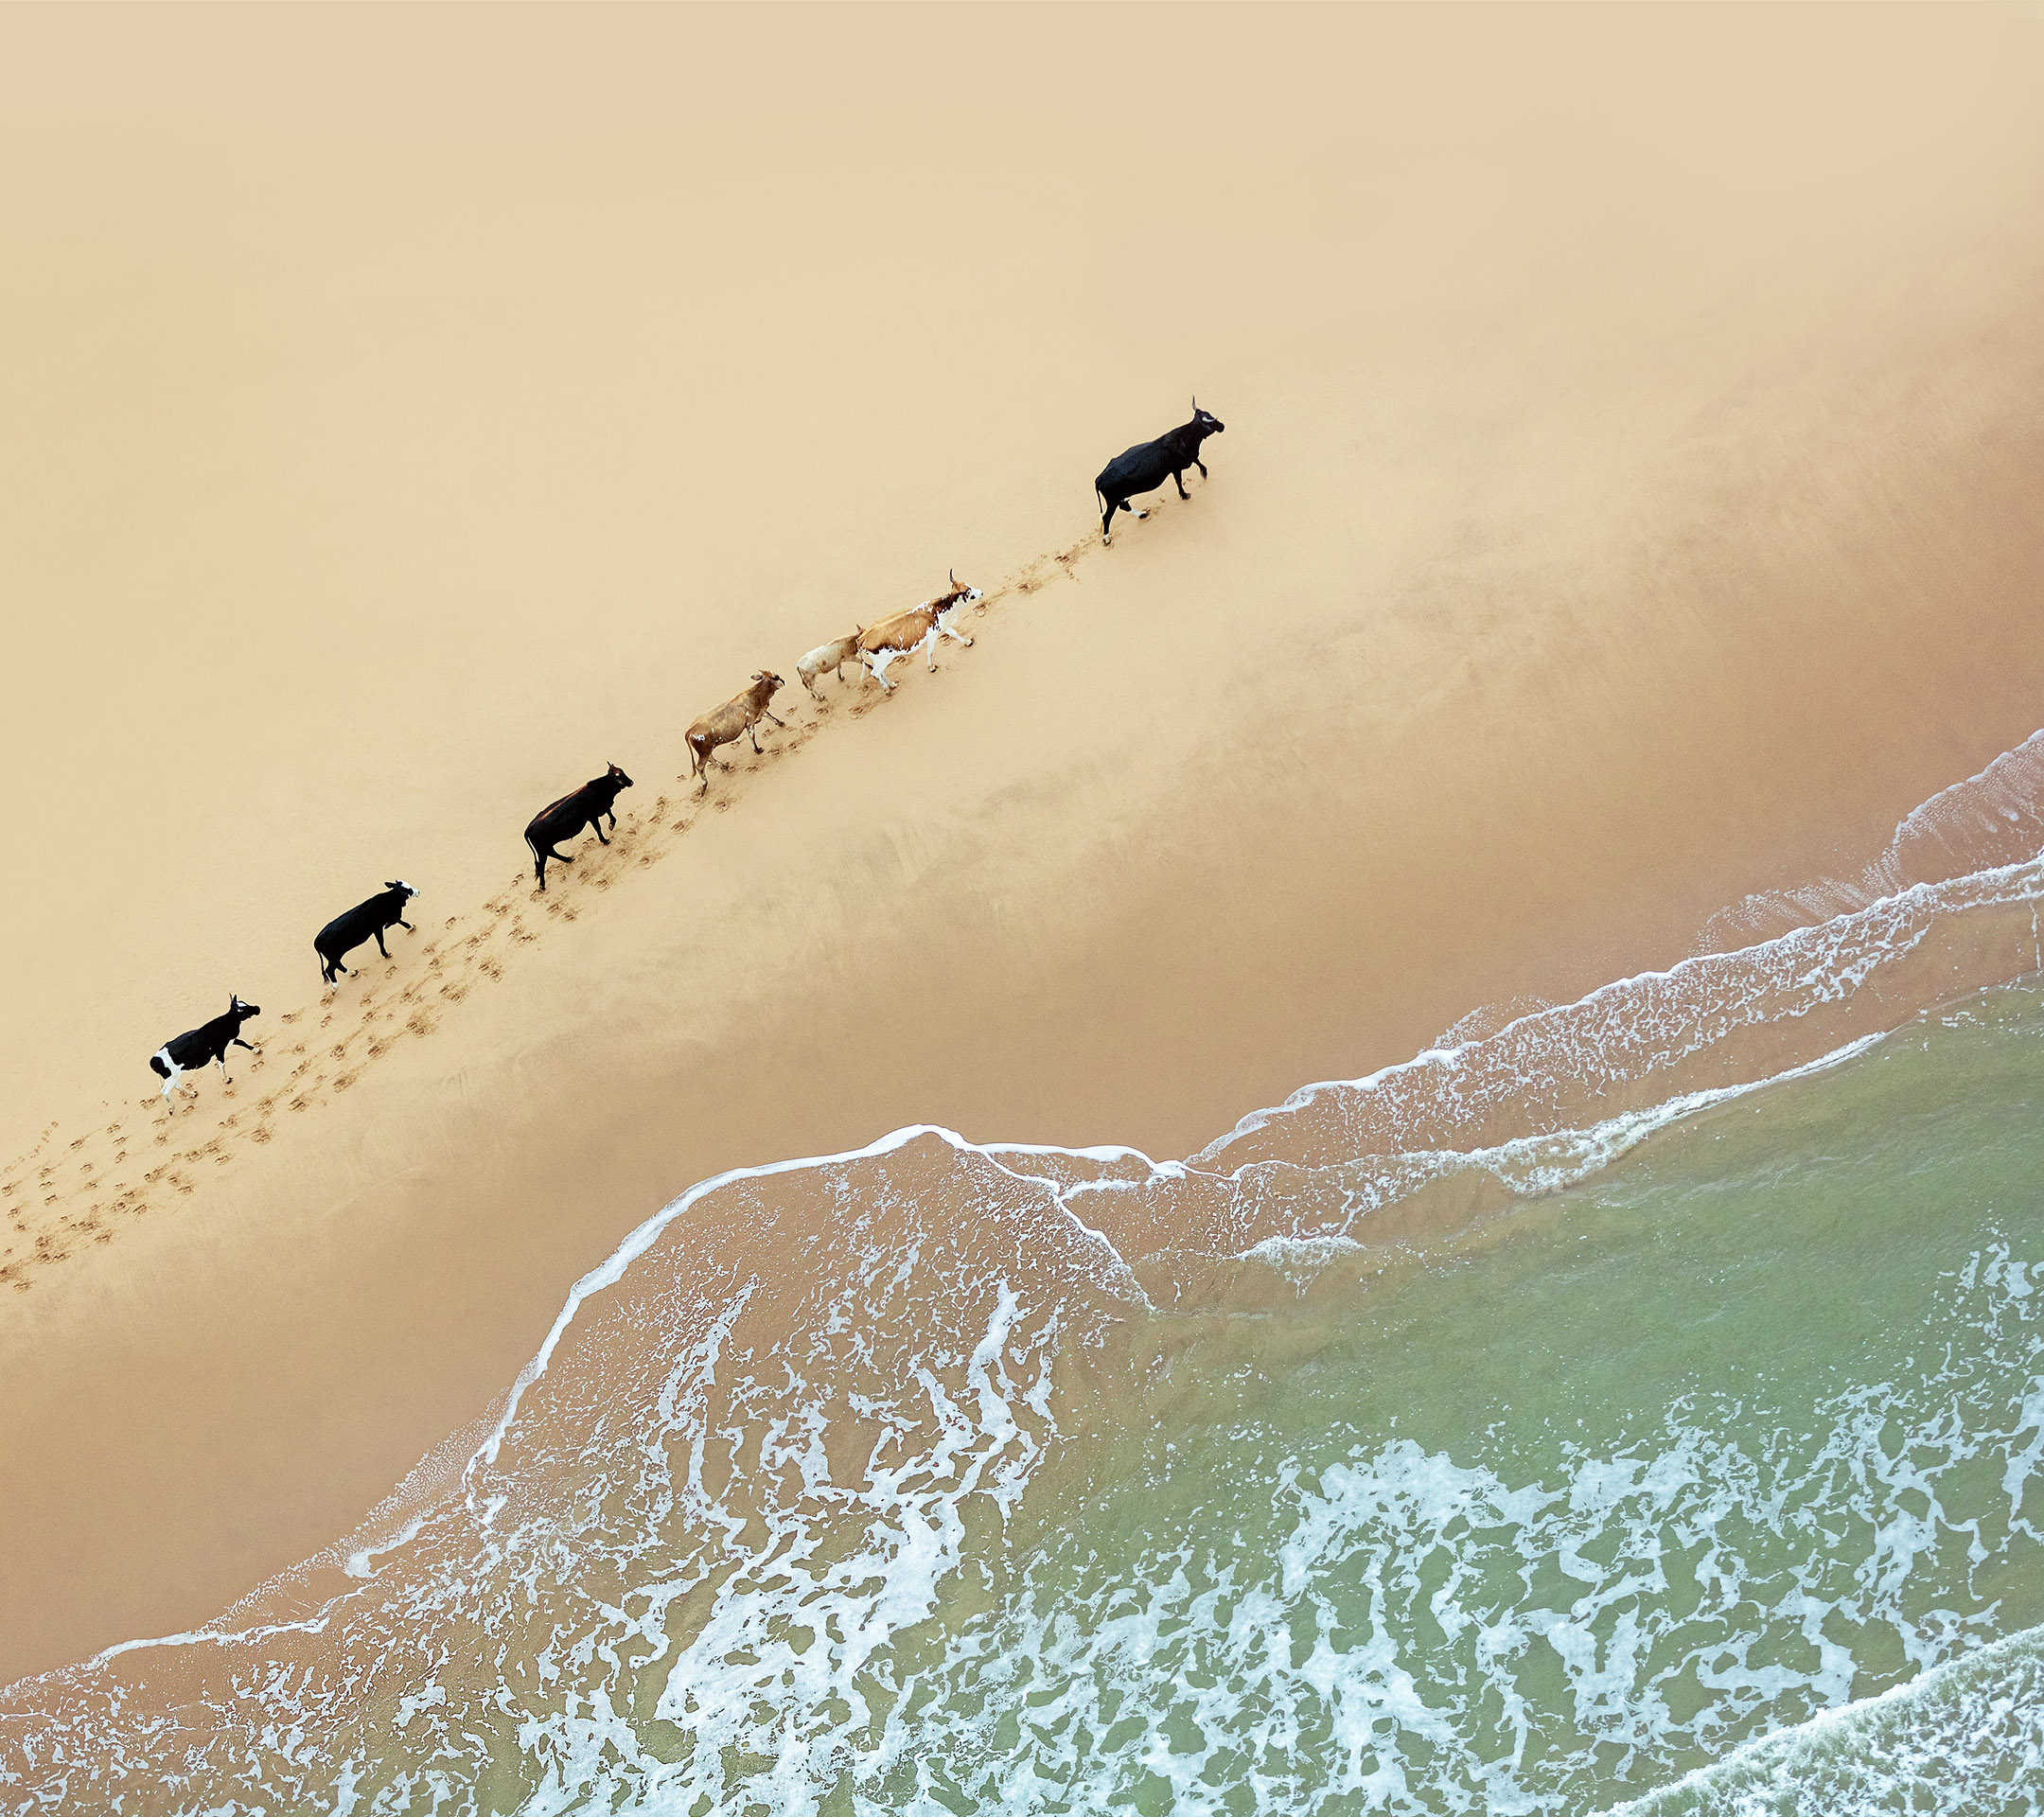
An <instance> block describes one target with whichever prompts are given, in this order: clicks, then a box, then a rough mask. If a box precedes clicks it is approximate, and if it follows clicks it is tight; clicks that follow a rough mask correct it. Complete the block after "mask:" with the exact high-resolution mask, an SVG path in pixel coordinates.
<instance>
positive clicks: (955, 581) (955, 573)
mask: <svg viewBox="0 0 2044 1817" xmlns="http://www.w3.org/2000/svg"><path fill="white" fill-rule="evenodd" d="M948 572H949V573H950V575H951V584H952V586H954V587H956V586H957V585H958V570H957V569H956V568H953V569H951V570H949V571H948Z"/></svg>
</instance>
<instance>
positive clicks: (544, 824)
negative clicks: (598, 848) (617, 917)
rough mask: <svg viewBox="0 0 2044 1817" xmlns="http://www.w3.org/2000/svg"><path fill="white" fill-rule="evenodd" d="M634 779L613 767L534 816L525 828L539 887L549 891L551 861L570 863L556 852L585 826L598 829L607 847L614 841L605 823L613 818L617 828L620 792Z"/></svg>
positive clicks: (598, 836) (598, 834) (597, 832)
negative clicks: (548, 867)
mask: <svg viewBox="0 0 2044 1817" xmlns="http://www.w3.org/2000/svg"><path fill="white" fill-rule="evenodd" d="M631 785H632V779H631V778H630V777H629V776H627V775H626V773H625V772H624V771H623V770H622V769H620V768H619V767H617V766H616V765H615V764H612V765H611V766H610V767H609V768H608V769H607V770H606V771H605V772H604V773H603V774H602V775H601V776H598V777H595V778H594V779H593V780H591V781H590V782H587V783H584V784H583V785H582V786H581V787H580V788H578V789H576V790H575V792H574V793H573V795H563V796H562V797H561V798H560V800H559V801H557V802H550V803H548V804H547V805H546V806H545V807H542V808H541V809H540V810H539V811H538V813H537V814H535V815H534V816H533V820H532V824H531V825H530V826H528V827H527V828H526V829H525V843H526V844H527V845H528V846H530V847H531V848H532V856H533V875H534V876H536V877H537V878H538V879H539V887H540V889H542V890H544V889H545V888H546V868H547V860H548V859H549V858H552V859H553V860H554V862H555V864H566V863H568V862H569V860H568V858H567V857H566V856H564V855H563V854H561V853H559V852H556V851H555V849H554V848H555V846H556V845H558V844H559V843H560V841H561V840H563V839H572V838H574V836H575V835H576V834H577V833H579V832H581V830H582V829H583V828H584V827H585V826H590V827H594V828H595V829H596V838H597V839H598V840H599V841H600V842H601V843H602V844H605V845H608V844H609V843H610V841H609V840H608V839H607V838H604V830H603V822H604V817H605V816H606V815H608V816H609V820H610V824H611V825H612V826H613V827H614V826H616V825H617V798H618V791H619V790H620V789H624V788H629V787H630V786H631Z"/></svg>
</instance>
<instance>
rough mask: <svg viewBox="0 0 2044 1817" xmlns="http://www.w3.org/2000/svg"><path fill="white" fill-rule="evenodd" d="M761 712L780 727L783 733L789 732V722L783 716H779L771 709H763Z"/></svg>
mask: <svg viewBox="0 0 2044 1817" xmlns="http://www.w3.org/2000/svg"><path fill="white" fill-rule="evenodd" d="M760 711H761V712H762V713H764V714H766V715H767V718H769V719H771V720H772V721H773V722H774V724H775V725H777V726H779V727H780V728H781V730H782V731H783V732H785V731H786V730H787V721H786V720H785V719H784V718H782V717H781V715H780V714H777V713H776V712H775V711H774V710H773V709H772V708H771V707H762V708H761V709H760Z"/></svg>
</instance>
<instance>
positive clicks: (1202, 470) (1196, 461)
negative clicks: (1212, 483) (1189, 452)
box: [1192, 454, 1207, 480]
mask: <svg viewBox="0 0 2044 1817" xmlns="http://www.w3.org/2000/svg"><path fill="white" fill-rule="evenodd" d="M1192 465H1193V466H1194V467H1198V468H1199V476H1200V478H1201V479H1203V480H1204V479H1205V478H1206V477H1207V463H1206V462H1205V461H1203V460H1201V459H1200V457H1199V456H1198V455H1197V454H1195V455H1193V457H1192Z"/></svg>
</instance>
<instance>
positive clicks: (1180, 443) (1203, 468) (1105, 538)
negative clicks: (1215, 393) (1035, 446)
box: [1093, 397, 1227, 543]
mask: <svg viewBox="0 0 2044 1817" xmlns="http://www.w3.org/2000/svg"><path fill="white" fill-rule="evenodd" d="M1226 427H1227V425H1226V424H1225V423H1224V422H1223V421H1222V420H1221V419H1220V417H1218V416H1216V415H1212V414H1211V413H1210V412H1208V411H1204V410H1202V409H1201V408H1200V407H1199V399H1198V398H1197V397H1195V398H1193V400H1192V420H1191V421H1190V422H1189V423H1180V424H1179V425H1178V427H1177V428H1176V429H1171V430H1166V431H1165V432H1164V433H1163V434H1161V435H1159V436H1158V437H1157V438H1156V440H1155V441H1154V442H1137V444H1136V446H1135V447H1134V448H1129V449H1124V450H1122V451H1121V452H1120V453H1119V454H1117V455H1116V456H1115V457H1114V459H1113V460H1111V461H1109V462H1108V463H1107V465H1106V466H1105V467H1101V472H1100V478H1099V479H1097V480H1095V481H1094V482H1093V490H1094V493H1095V494H1096V495H1097V496H1098V498H1099V499H1100V503H1101V520H1100V533H1101V541H1102V542H1108V543H1111V542H1112V541H1113V540H1114V538H1113V536H1112V535H1111V534H1110V532H1111V531H1112V529H1113V527H1114V514H1115V513H1116V512H1117V511H1136V507H1135V506H1134V505H1132V504H1131V503H1129V501H1130V500H1131V499H1133V498H1134V497H1136V495H1137V493H1139V492H1154V491H1155V490H1156V489H1157V487H1158V486H1160V485H1163V484H1164V482H1165V481H1166V480H1175V481H1176V482H1177V483H1178V496H1179V497H1180V498H1181V499H1189V498H1190V497H1191V494H1190V493H1189V492H1188V491H1187V490H1186V489H1185V470H1186V468H1187V467H1198V468H1199V470H1200V478H1201V479H1203V480H1204V479H1205V478H1206V477H1207V463H1206V462H1205V461H1203V460H1201V459H1200V444H1201V443H1202V442H1204V441H1205V440H1206V439H1207V436H1209V435H1218V434H1220V433H1221V432H1222V431H1223V430H1225V428H1226ZM1149 515H1150V514H1149V512H1147V511H1136V516H1137V518H1138V519H1141V518H1147V517H1148V516H1149Z"/></svg>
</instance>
